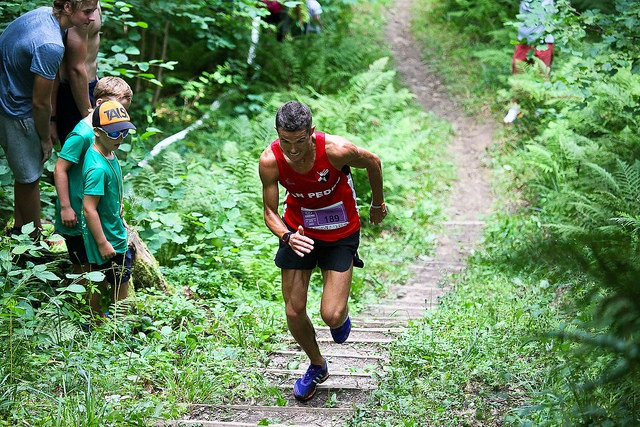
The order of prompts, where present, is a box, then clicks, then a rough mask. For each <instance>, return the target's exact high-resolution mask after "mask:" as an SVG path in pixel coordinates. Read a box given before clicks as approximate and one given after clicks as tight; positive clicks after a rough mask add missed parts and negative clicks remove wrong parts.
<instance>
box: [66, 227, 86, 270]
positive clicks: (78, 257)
mask: <svg viewBox="0 0 640 427" xmlns="http://www.w3.org/2000/svg"><path fill="white" fill-rule="evenodd" d="M61 236H62V237H64V241H65V243H66V244H67V252H69V259H70V260H71V263H72V264H74V265H83V264H88V263H89V259H88V258H87V250H86V249H85V248H84V240H83V239H82V235H80V236H70V235H68V234H61Z"/></svg>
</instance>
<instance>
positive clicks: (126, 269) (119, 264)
mask: <svg viewBox="0 0 640 427" xmlns="http://www.w3.org/2000/svg"><path fill="white" fill-rule="evenodd" d="M132 266H133V257H132V255H131V251H130V250H129V249H127V252H125V253H123V254H116V256H114V257H113V258H111V259H110V260H109V261H107V262H105V263H104V264H100V265H98V264H91V271H102V272H103V273H104V275H105V277H106V279H107V282H109V283H111V284H112V285H116V284H118V285H121V284H123V283H127V282H128V281H129V279H130V278H131V268H132Z"/></svg>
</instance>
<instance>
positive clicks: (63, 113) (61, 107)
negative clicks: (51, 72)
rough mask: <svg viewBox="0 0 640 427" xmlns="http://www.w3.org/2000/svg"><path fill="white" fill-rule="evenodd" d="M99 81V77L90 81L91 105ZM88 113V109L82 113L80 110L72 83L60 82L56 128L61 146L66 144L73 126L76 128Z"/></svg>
mask: <svg viewBox="0 0 640 427" xmlns="http://www.w3.org/2000/svg"><path fill="white" fill-rule="evenodd" d="M97 83H98V80H97V79H96V80H94V81H92V82H90V83H89V99H90V100H91V105H93V89H94V88H95V87H96V84H97ZM87 114H89V112H88V111H85V112H84V113H82V112H80V111H79V110H78V106H77V105H76V101H75V100H74V99H73V93H72V92H71V84H70V83H68V82H60V85H59V86H58V98H57V99H56V118H57V123H56V128H57V130H58V138H59V139H60V145H61V146H64V142H65V141H66V140H67V136H69V134H70V133H71V131H72V130H73V128H75V127H76V125H77V124H78V122H79V121H80V120H82V119H83V118H84V117H85V116H86V115H87Z"/></svg>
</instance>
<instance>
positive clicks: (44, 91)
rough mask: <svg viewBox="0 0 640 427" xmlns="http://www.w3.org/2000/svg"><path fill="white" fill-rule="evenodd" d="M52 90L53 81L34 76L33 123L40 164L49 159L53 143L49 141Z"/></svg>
mask: <svg viewBox="0 0 640 427" xmlns="http://www.w3.org/2000/svg"><path fill="white" fill-rule="evenodd" d="M52 90H53V80H49V79H45V78H44V77H42V76H40V75H38V74H36V75H35V76H34V79H33V94H32V100H31V102H32V106H33V121H34V123H35V127H36V131H37V132H38V136H39V137H40V146H41V147H42V163H44V162H46V161H47V160H48V159H49V157H51V150H52V148H53V141H52V140H51V126H50V122H49V119H50V118H51V91H52Z"/></svg>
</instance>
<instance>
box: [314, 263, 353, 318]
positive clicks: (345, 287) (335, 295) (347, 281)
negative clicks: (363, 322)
mask: <svg viewBox="0 0 640 427" xmlns="http://www.w3.org/2000/svg"><path fill="white" fill-rule="evenodd" d="M352 276H353V264H352V265H351V267H349V269H348V270H347V271H343V272H339V271H334V270H322V277H323V279H324V290H323V292H322V302H321V304H320V314H321V315H322V320H324V322H325V323H326V324H327V326H329V327H330V328H338V327H340V326H342V324H343V323H344V322H345V320H347V315H348V314H349V305H348V301H349V293H350V292H351V278H352Z"/></svg>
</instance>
